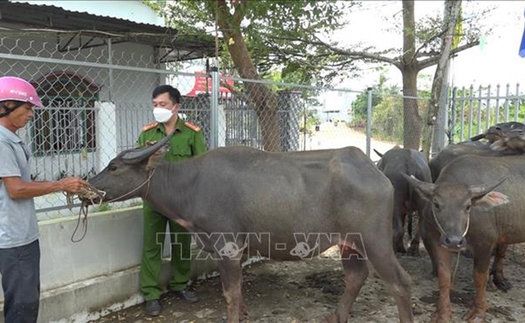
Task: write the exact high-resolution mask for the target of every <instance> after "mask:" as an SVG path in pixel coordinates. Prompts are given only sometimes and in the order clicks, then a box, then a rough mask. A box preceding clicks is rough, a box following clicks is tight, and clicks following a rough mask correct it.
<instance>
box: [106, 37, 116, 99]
mask: <svg viewBox="0 0 525 323" xmlns="http://www.w3.org/2000/svg"><path fill="white" fill-rule="evenodd" d="M107 45H108V64H109V69H108V73H109V91H108V99H109V101H110V102H113V93H114V89H113V87H114V85H115V81H114V79H113V47H112V43H111V37H109V38H108V40H107Z"/></svg>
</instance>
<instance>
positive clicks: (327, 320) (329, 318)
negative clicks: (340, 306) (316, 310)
mask: <svg viewBox="0 0 525 323" xmlns="http://www.w3.org/2000/svg"><path fill="white" fill-rule="evenodd" d="M321 322H322V323H338V322H337V315H335V314H334V313H332V314H328V315H325V317H323V320H322V321H321Z"/></svg>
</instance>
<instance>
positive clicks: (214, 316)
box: [93, 245, 525, 323]
mask: <svg viewBox="0 0 525 323" xmlns="http://www.w3.org/2000/svg"><path fill="white" fill-rule="evenodd" d="M523 247H524V246H523V245H517V246H515V247H510V248H509V250H508V252H507V258H506V260H505V268H504V272H505V275H506V277H507V279H509V280H510V281H511V283H512V284H513V288H512V289H511V290H510V291H509V292H507V293H504V292H501V291H490V292H488V294H487V295H488V296H487V297H488V301H489V305H490V309H489V312H488V315H487V320H486V321H487V322H492V323H499V322H523V321H524V320H525V297H524V296H525V292H524V290H525V252H523V250H525V248H523ZM421 250H422V256H421V257H408V256H399V257H398V259H399V261H400V263H401V264H402V266H403V268H405V270H406V271H407V272H408V273H409V274H410V276H411V277H412V280H413V286H412V304H413V311H414V318H415V321H416V322H428V321H429V319H430V315H431V313H432V312H433V311H434V309H435V303H436V301H437V297H438V285H437V278H436V277H434V276H433V275H432V274H431V263H430V260H429V258H428V256H427V255H426V253H425V252H424V248H421ZM336 252H337V249H331V250H329V253H328V254H329V255H330V253H332V255H335V254H334V253H336ZM325 254H326V253H325ZM454 264H455V262H454ZM370 269H371V268H370ZM343 288H344V282H343V271H342V268H341V264H340V262H339V261H338V260H334V259H331V258H330V257H327V258H316V259H312V260H303V261H295V262H291V261H290V262H279V261H272V260H267V261H263V262H260V263H256V264H252V265H249V266H246V267H245V269H244V284H243V295H244V301H245V304H246V306H247V309H248V313H249V322H257V323H270V322H271V323H273V322H293V323H298V322H319V321H321V319H322V317H323V316H324V315H325V314H327V313H330V312H333V311H334V310H335V306H336V304H337V302H338V300H339V297H340V296H341V295H342V292H343ZM191 289H193V290H194V291H195V293H196V294H197V295H198V296H199V298H200V301H199V302H198V303H195V304H188V303H186V302H184V301H182V300H181V299H177V298H175V297H174V296H170V295H165V296H164V297H163V298H162V300H161V301H162V303H163V305H164V310H163V312H162V314H161V316H159V317H155V318H151V317H148V316H146V315H144V314H143V312H142V305H136V306H134V307H131V308H128V309H125V310H122V311H120V312H117V313H113V314H110V315H107V316H105V317H103V318H101V319H99V320H97V321H93V322H97V323H109V322H112V323H113V322H133V323H142V322H178V323H190V322H199V323H200V322H203V323H208V322H213V323H217V322H224V321H225V318H226V305H225V301H224V298H223V296H222V290H221V284H220V280H219V278H218V277H214V278H209V279H207V280H203V281H197V282H195V283H194V284H193V286H192V287H191ZM473 295H474V286H473V283H472V260H471V259H468V258H465V257H464V256H460V258H459V266H458V270H457V273H456V277H455V285H454V291H453V293H452V295H451V299H452V303H453V309H452V310H453V318H452V322H461V321H462V320H461V316H462V315H463V314H464V313H465V312H466V311H467V310H468V309H469V307H470V304H471V301H472V297H473ZM349 321H350V322H396V321H398V318H397V308H396V306H395V303H394V299H393V297H392V296H391V294H390V293H389V291H388V289H386V287H385V286H384V285H383V283H382V281H381V280H380V279H379V278H378V276H377V275H376V274H375V273H374V271H373V269H371V270H370V275H369V277H368V279H367V281H366V282H365V285H364V286H363V288H362V289H361V292H360V294H359V296H358V298H357V300H356V302H355V303H354V307H353V308H352V311H351V313H350V318H349Z"/></svg>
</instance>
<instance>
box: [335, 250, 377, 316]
mask: <svg viewBox="0 0 525 323" xmlns="http://www.w3.org/2000/svg"><path fill="white" fill-rule="evenodd" d="M339 249H340V251H341V261H342V263H343V270H344V272H345V292H344V294H343V296H342V297H341V300H340V301H339V305H338V307H337V312H336V317H337V318H336V319H335V320H333V319H331V318H332V316H330V318H329V319H328V320H327V321H328V322H331V321H335V322H346V321H347V320H348V313H349V312H350V309H351V308H352V305H353V304H354V301H355V299H356V297H357V295H358V294H359V290H361V287H362V286H363V284H364V282H365V280H366V278H367V277H368V267H367V265H366V260H365V259H363V257H362V256H361V255H360V254H359V253H358V252H357V251H355V250H353V249H351V248H350V247H349V246H347V245H340V246H339Z"/></svg>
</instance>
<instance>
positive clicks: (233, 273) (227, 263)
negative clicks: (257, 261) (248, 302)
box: [217, 257, 244, 323]
mask: <svg viewBox="0 0 525 323" xmlns="http://www.w3.org/2000/svg"><path fill="white" fill-rule="evenodd" d="M217 267H218V269H219V273H220V275H221V283H222V290H223V294H224V298H225V299H226V306H227V308H228V323H238V322H240V320H241V318H242V313H243V312H244V308H243V302H242V292H241V285H242V269H241V263H240V259H230V258H227V257H223V258H222V259H221V260H219V261H218V262H217Z"/></svg>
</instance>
